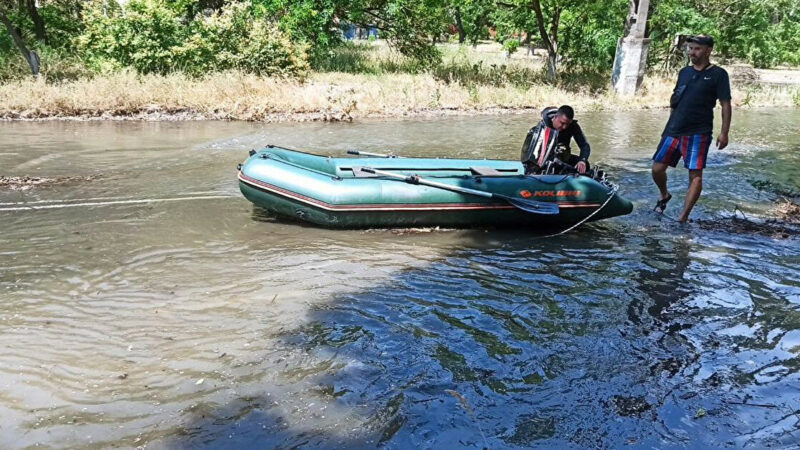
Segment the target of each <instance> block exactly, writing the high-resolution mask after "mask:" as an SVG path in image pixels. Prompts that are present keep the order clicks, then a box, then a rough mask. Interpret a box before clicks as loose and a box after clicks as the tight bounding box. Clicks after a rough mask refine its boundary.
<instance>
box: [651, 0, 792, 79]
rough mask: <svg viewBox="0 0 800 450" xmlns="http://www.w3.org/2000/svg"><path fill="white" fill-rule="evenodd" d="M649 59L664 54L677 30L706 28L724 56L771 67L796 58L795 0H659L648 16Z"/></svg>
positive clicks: (694, 30)
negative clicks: (650, 41) (650, 31)
mask: <svg viewBox="0 0 800 450" xmlns="http://www.w3.org/2000/svg"><path fill="white" fill-rule="evenodd" d="M650 28H651V30H652V33H651V35H650V38H651V39H652V44H651V53H650V57H651V61H656V60H659V59H663V58H664V57H665V56H666V55H667V52H668V51H669V49H670V46H671V45H672V40H673V39H674V37H675V35H677V34H699V33H706V34H709V35H711V36H713V37H714V38H715V41H716V44H715V52H716V53H717V54H719V55H720V56H722V57H726V58H734V59H739V60H743V61H745V62H748V63H751V64H753V65H754V66H756V67H773V66H775V65H778V64H782V63H789V64H798V63H800V4H798V3H797V1H796V0H742V1H737V2H728V1H722V0H710V1H700V0H689V1H685V0H661V1H659V2H658V3H657V4H656V8H655V10H654V12H653V13H652V16H651V19H650Z"/></svg>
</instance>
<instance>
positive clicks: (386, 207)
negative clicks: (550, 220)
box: [239, 172, 600, 211]
mask: <svg viewBox="0 0 800 450" xmlns="http://www.w3.org/2000/svg"><path fill="white" fill-rule="evenodd" d="M239 180H240V181H243V182H244V183H247V184H251V185H253V186H256V187H259V188H261V189H266V190H269V191H272V192H274V193H277V194H283V195H284V196H286V197H290V198H292V199H294V200H298V201H301V202H303V203H308V204H310V205H314V206H318V207H320V208H323V209H327V210H332V211H430V210H474V209H516V208H515V207H514V206H511V205H489V204H486V203H434V204H428V205H425V204H419V203H378V204H351V205H334V204H331V203H327V202H323V201H322V200H318V199H315V198H312V197H308V196H306V195H303V194H298V193H297V192H294V191H290V190H287V189H284V188H282V187H278V186H275V185H274V184H269V183H265V182H263V181H261V180H256V179H255V178H252V177H249V176H247V175H245V174H243V173H241V172H239ZM557 204H558V206H559V207H561V208H588V207H596V206H600V204H599V203H586V202H558V203H557Z"/></svg>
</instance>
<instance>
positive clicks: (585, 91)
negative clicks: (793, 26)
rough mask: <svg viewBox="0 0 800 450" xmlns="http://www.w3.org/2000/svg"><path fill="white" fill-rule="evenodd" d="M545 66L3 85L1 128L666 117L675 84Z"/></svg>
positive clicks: (336, 68) (494, 58)
mask: <svg viewBox="0 0 800 450" xmlns="http://www.w3.org/2000/svg"><path fill="white" fill-rule="evenodd" d="M539 61H540V60H539V58H537V57H531V56H528V55H525V54H524V52H521V53H520V54H518V55H514V57H512V58H506V56H505V55H504V54H503V53H502V52H499V51H497V49H493V48H489V49H481V48H480V47H479V48H476V49H471V48H470V49H469V50H465V49H464V48H463V47H461V48H458V47H449V48H445V58H444V64H442V65H441V66H440V67H438V68H436V69H433V70H423V69H421V68H419V67H416V66H414V65H413V63H411V62H409V61H407V60H403V59H402V58H399V57H397V56H396V55H394V54H393V53H392V52H391V51H390V50H388V49H386V48H382V47H379V46H377V47H371V48H362V47H350V48H346V49H343V51H342V52H340V53H339V54H337V55H335V57H333V58H331V60H330V61H328V62H327V64H326V65H325V67H324V70H327V71H316V72H312V73H311V74H310V75H309V76H308V78H306V79H305V80H289V79H282V78H268V77H259V76H256V75H252V74H245V73H242V72H225V73H213V74H209V75H207V76H205V77H201V78H193V77H189V76H187V75H183V74H172V75H165V76H160V75H147V76H142V75H137V74H135V73H133V72H121V73H114V74H110V75H104V76H95V77H92V78H87V77H83V78H79V79H77V80H66V81H59V82H48V81H46V80H45V79H44V78H43V79H38V80H34V79H22V80H13V81H8V82H6V83H4V84H0V118H2V119H12V120H13V119H22V120H25V119H49V118H64V119H67V118H68V119H90V118H101V119H146V120H193V119H230V120H251V121H281V120H351V119H358V118H366V117H402V116H416V115H442V114H475V113H499V112H515V111H529V110H538V109H541V108H542V107H544V106H547V105H558V104H563V103H569V104H571V105H573V106H574V107H576V109H578V110H583V111H587V110H603V109H615V110H623V109H647V108H664V107H665V106H666V104H667V101H668V99H669V95H670V93H671V91H672V88H673V86H674V76H673V75H671V74H670V75H665V76H658V75H653V76H649V77H647V78H646V80H645V82H644V85H643V90H642V93H641V95H637V96H636V97H633V98H626V97H618V96H615V95H613V94H612V93H609V92H608V89H607V87H606V82H605V78H604V77H598V76H597V75H581V74H565V75H564V76H563V77H562V80H561V81H560V82H559V83H558V84H555V85H553V84H549V83H546V82H545V81H544V80H543V79H542V78H541V70H540V69H541V66H540V62H539ZM733 96H734V103H735V107H737V108H742V107H766V106H778V107H781V106H783V107H789V106H800V86H798V85H759V84H752V83H747V84H745V83H743V84H737V83H734V85H733Z"/></svg>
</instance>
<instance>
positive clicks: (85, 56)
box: [0, 0, 800, 77]
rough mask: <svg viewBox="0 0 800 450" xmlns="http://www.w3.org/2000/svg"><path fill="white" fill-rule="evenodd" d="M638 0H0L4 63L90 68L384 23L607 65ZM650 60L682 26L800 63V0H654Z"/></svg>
mask: <svg viewBox="0 0 800 450" xmlns="http://www.w3.org/2000/svg"><path fill="white" fill-rule="evenodd" d="M631 1H635V0H599V1H595V2H583V1H579V0H129V1H126V2H124V3H119V2H118V1H117V0H39V1H36V0H0V64H5V63H6V62H7V61H10V60H11V59H12V58H19V56H18V55H22V56H24V58H25V60H26V61H27V62H28V64H29V65H30V67H31V70H33V71H34V72H36V71H37V70H38V64H39V63H40V61H39V58H40V55H43V56H42V59H43V60H47V59H48V58H59V57H70V58H73V59H78V60H80V61H82V63H83V64H85V66H86V67H87V68H88V69H90V70H92V71H103V70H110V69H114V68H121V67H130V68H133V69H135V70H137V71H139V72H141V73H150V72H157V73H165V72H169V71H176V70H177V71H186V72H190V73H203V72H207V71H214V70H224V69H228V68H236V69H241V70H246V71H252V72H255V73H263V74H288V75H300V76H302V74H303V73H305V71H306V70H307V69H308V68H309V66H311V67H313V66H314V65H316V64H317V63H318V62H319V61H322V60H324V59H325V58H326V57H328V55H330V52H331V51H332V50H333V49H335V48H336V47H337V46H339V45H341V44H342V43H343V42H344V40H345V35H346V32H347V30H348V29H349V28H351V27H359V28H368V29H372V30H376V31H377V33H378V36H379V37H380V38H381V39H386V40H387V41H388V42H389V43H390V44H391V45H392V46H394V47H395V48H396V49H397V50H399V51H400V52H401V53H402V54H404V55H407V56H409V57H411V58H414V59H416V60H418V61H420V62H422V63H423V64H425V65H427V66H435V65H436V64H437V63H438V62H439V61H440V53H439V51H438V50H437V47H436V44H437V43H439V42H444V41H452V42H461V43H464V44H473V45H474V44H476V43H477V42H478V41H480V40H483V39H494V40H496V41H498V42H500V43H501V44H504V48H505V49H506V50H508V51H509V52H513V51H515V50H516V49H517V48H519V47H525V46H528V47H527V48H528V49H531V48H533V47H536V48H539V49H542V50H543V51H544V52H545V53H546V54H547V70H548V72H549V73H550V75H551V76H552V77H555V76H556V75H557V73H558V72H559V71H561V70H595V71H608V70H609V69H610V67H611V63H612V61H613V58H614V50H615V47H616V42H617V40H618V39H619V38H620V37H621V36H622V34H623V32H624V26H625V19H626V14H627V11H628V5H629V2H631ZM650 10H651V12H650V20H649V22H648V27H647V30H648V35H649V37H650V38H651V39H652V44H651V51H650V56H649V64H650V66H656V65H658V64H659V63H660V62H662V61H664V60H666V59H667V58H669V55H670V52H671V51H672V48H671V47H672V45H673V41H674V39H675V36H677V35H679V34H696V33H707V34H711V35H712V36H714V37H715V39H716V42H717V43H718V44H717V47H716V49H715V51H716V53H717V54H718V55H719V56H721V57H723V58H728V59H735V60H740V61H743V62H747V63H751V64H753V65H755V66H757V67H773V66H776V65H780V64H793V65H798V64H800V3H798V2H797V1H796V0H736V1H733V2H731V1H723V0H704V1H699V0H651V5H650Z"/></svg>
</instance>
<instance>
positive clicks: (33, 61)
mask: <svg viewBox="0 0 800 450" xmlns="http://www.w3.org/2000/svg"><path fill="white" fill-rule="evenodd" d="M0 22H2V23H3V25H5V26H6V29H8V33H9V34H11V39H13V40H14V44H15V45H16V46H17V48H18V49H19V52H20V53H22V57H23V58H25V61H28V65H29V66H31V72H32V73H33V75H34V76H38V75H39V55H37V54H36V52H34V51H32V50H28V47H27V46H26V45H25V41H23V40H22V36H20V35H19V33H18V32H17V30H16V28H14V24H13V23H11V21H10V20H9V19H8V16H6V13H5V11H4V10H3V9H2V8H0Z"/></svg>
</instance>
